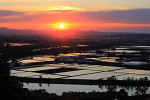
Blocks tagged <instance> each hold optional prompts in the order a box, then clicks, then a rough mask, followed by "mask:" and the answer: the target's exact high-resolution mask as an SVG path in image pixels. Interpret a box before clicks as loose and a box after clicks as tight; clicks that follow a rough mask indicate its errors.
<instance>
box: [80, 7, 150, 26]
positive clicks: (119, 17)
mask: <svg viewBox="0 0 150 100" xmlns="http://www.w3.org/2000/svg"><path fill="white" fill-rule="evenodd" d="M81 15H82V16H84V17H87V18H88V19H89V20H95V21H100V22H108V23H132V24H134V23H135V24H136V23H139V24H150V9H134V10H119V11H108V12H103V11H98V12H86V13H81Z"/></svg>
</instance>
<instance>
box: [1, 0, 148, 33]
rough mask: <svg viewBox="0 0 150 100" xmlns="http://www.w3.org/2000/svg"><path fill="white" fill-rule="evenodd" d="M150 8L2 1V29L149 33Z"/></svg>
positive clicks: (116, 1)
mask: <svg viewBox="0 0 150 100" xmlns="http://www.w3.org/2000/svg"><path fill="white" fill-rule="evenodd" d="M149 5H150V0H0V27H7V28H15V29H35V30H37V29H40V30H41V29H42V30H43V29H46V30H62V29H63V30H98V31H106V32H121V31H123V32H148V33H150V6H149ZM60 25H64V27H63V28H60V27H59V26H60Z"/></svg>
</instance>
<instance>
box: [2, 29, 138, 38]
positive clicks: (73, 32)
mask: <svg viewBox="0 0 150 100" xmlns="http://www.w3.org/2000/svg"><path fill="white" fill-rule="evenodd" d="M116 34H140V33H130V32H99V31H93V30H90V31H81V30H56V31H48V30H27V29H26V30H21V29H10V28H6V27H0V35H19V36H20V35H40V36H52V37H53V36H56V37H57V36H69V37H71V36H84V37H90V36H103V35H116Z"/></svg>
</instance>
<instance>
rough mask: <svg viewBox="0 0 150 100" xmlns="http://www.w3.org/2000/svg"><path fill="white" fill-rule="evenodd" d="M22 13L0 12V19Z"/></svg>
mask: <svg viewBox="0 0 150 100" xmlns="http://www.w3.org/2000/svg"><path fill="white" fill-rule="evenodd" d="M23 13H24V12H16V11H11V10H0V17H3V16H12V15H20V14H23Z"/></svg>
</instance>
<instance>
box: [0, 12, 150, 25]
mask: <svg viewBox="0 0 150 100" xmlns="http://www.w3.org/2000/svg"><path fill="white" fill-rule="evenodd" d="M59 12H61V13H59ZM62 12H63V13H62ZM70 12H72V11H71V10H67V11H65V10H58V11H47V12H46V11H44V12H40V13H38V14H29V15H28V14H25V13H32V12H16V11H9V10H0V17H3V16H12V15H20V16H21V18H9V19H2V18H1V19H0V22H25V21H31V20H36V19H38V21H40V22H42V21H43V23H44V21H46V22H52V21H55V20H56V19H57V20H59V19H62V20H64V21H65V20H68V21H71V20H72V21H77V23H78V22H80V21H82V20H87V21H95V22H102V23H127V24H150V9H133V10H118V11H107V12H104V11H97V12H76V13H75V12H73V13H70ZM75 18H76V20H75Z"/></svg>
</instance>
